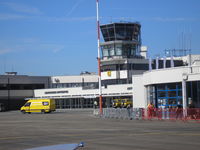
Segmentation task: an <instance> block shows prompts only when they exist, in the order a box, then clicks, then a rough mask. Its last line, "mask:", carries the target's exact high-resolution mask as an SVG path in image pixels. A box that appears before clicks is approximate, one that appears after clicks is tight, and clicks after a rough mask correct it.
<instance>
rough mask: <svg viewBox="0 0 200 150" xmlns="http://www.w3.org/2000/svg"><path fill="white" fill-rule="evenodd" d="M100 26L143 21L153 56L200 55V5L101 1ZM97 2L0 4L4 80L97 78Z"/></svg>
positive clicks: (196, 0) (198, 1)
mask: <svg viewBox="0 0 200 150" xmlns="http://www.w3.org/2000/svg"><path fill="white" fill-rule="evenodd" d="M99 2H100V4H99V5H100V23H101V24H105V23H110V22H119V21H139V22H140V23H141V25H142V44H143V45H146V46H148V49H149V56H151V57H154V56H155V55H160V56H162V55H163V51H164V50H165V49H174V48H177V49H178V48H182V47H183V46H184V47H186V48H191V49H192V53H194V54H200V38H199V37H200V0H99ZM96 38H97V33H96V0H0V74H4V72H5V71H16V72H18V74H26V75H77V74H79V73H80V72H81V71H91V72H97V61H96V57H97V39H96Z"/></svg>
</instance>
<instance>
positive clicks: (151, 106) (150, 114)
mask: <svg viewBox="0 0 200 150" xmlns="http://www.w3.org/2000/svg"><path fill="white" fill-rule="evenodd" d="M147 111H148V119H151V118H152V117H153V113H154V105H153V103H152V102H150V104H148V106H147Z"/></svg>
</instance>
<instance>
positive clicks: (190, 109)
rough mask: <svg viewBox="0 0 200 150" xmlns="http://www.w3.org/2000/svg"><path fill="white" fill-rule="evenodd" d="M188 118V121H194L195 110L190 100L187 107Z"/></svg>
mask: <svg viewBox="0 0 200 150" xmlns="http://www.w3.org/2000/svg"><path fill="white" fill-rule="evenodd" d="M188 116H189V119H195V120H196V118H197V117H196V110H195V105H194V103H193V101H192V100H190V104H189V105H188Z"/></svg>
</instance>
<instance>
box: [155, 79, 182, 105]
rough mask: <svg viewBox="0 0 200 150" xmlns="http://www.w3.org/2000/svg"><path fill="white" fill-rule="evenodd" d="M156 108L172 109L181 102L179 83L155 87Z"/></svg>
mask: <svg viewBox="0 0 200 150" xmlns="http://www.w3.org/2000/svg"><path fill="white" fill-rule="evenodd" d="M155 87H156V89H157V90H156V91H157V106H158V107H166V108H170V107H174V106H177V104H178V102H182V89H181V84H180V83H170V84H159V85H156V86H155Z"/></svg>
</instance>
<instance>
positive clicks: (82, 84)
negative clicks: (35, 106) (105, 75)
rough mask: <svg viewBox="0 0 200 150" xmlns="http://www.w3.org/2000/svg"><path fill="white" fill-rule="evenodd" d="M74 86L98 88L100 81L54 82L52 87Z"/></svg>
mask: <svg viewBox="0 0 200 150" xmlns="http://www.w3.org/2000/svg"><path fill="white" fill-rule="evenodd" d="M73 87H83V88H85V89H95V88H98V82H90V83H88V82H81V83H53V84H52V88H73Z"/></svg>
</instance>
